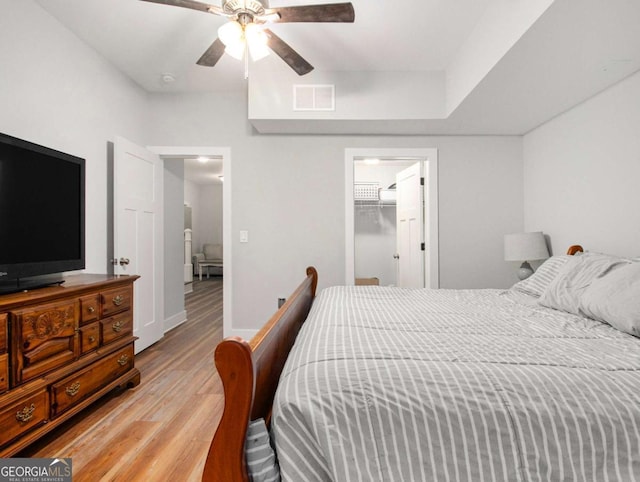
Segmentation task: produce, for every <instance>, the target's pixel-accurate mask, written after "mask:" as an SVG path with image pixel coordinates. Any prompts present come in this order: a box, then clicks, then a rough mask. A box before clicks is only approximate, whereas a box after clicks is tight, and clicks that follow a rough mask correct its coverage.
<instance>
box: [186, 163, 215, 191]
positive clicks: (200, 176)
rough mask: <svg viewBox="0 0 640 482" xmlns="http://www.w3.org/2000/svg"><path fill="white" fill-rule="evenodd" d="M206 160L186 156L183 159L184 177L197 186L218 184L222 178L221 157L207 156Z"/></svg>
mask: <svg viewBox="0 0 640 482" xmlns="http://www.w3.org/2000/svg"><path fill="white" fill-rule="evenodd" d="M206 159H207V160H206V162H201V161H200V160H199V159H198V158H195V157H188V158H185V159H183V161H184V178H185V180H186V181H191V182H193V183H194V184H198V185H199V186H206V185H210V184H220V183H222V179H220V176H222V175H223V172H222V158H221V157H208V158H206Z"/></svg>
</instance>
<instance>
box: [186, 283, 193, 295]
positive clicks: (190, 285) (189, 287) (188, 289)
mask: <svg viewBox="0 0 640 482" xmlns="http://www.w3.org/2000/svg"><path fill="white" fill-rule="evenodd" d="M189 293H193V283H185V284H184V294H185V295H188V294H189Z"/></svg>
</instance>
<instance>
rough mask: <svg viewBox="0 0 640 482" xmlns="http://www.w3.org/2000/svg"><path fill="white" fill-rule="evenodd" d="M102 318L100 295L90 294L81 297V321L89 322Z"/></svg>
mask: <svg viewBox="0 0 640 482" xmlns="http://www.w3.org/2000/svg"><path fill="white" fill-rule="evenodd" d="M98 318H100V296H99V295H90V296H83V297H82V298H80V322H81V323H89V322H91V321H95V320H97V319H98Z"/></svg>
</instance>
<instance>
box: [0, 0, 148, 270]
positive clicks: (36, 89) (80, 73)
mask: <svg viewBox="0 0 640 482" xmlns="http://www.w3.org/2000/svg"><path fill="white" fill-rule="evenodd" d="M0 12H2V14H1V15H0V106H2V108H0V132H4V133H6V134H9V135H12V136H15V137H19V138H23V139H26V140H28V141H31V142H35V143H36V144H42V145H45V146H47V147H51V148H54V149H57V150H60V151H63V152H68V153H70V154H73V155H76V156H79V157H83V158H85V159H86V271H88V272H94V273H106V272H107V261H108V260H107V211H108V205H107V204H108V203H107V199H108V196H107V177H108V174H109V173H108V162H107V156H108V154H107V143H108V142H109V141H113V139H114V137H115V136H116V135H122V136H124V137H127V138H129V139H131V140H133V141H136V142H140V143H143V141H144V138H145V135H144V134H145V131H144V127H145V125H146V122H145V120H146V113H147V106H146V94H145V93H144V91H142V90H141V89H140V88H139V87H138V86H137V85H135V84H134V83H133V82H132V81H131V80H129V79H128V78H126V77H125V76H124V75H122V74H121V73H120V72H119V71H117V70H116V69H115V68H113V67H112V66H111V65H110V64H108V63H107V62H105V61H104V60H103V59H102V58H101V57H100V56H98V55H97V54H96V53H95V52H94V51H93V50H91V49H89V48H88V47H86V46H85V45H84V44H83V43H82V42H80V41H79V40H78V38H77V37H75V35H74V34H72V33H71V32H69V31H68V30H67V29H65V28H64V27H62V26H61V25H60V23H58V21H57V20H55V19H54V18H53V17H51V16H50V15H49V14H48V13H46V12H45V11H44V10H42V9H41V8H40V6H38V5H37V4H36V3H34V2H33V1H32V0H20V1H19V2H16V1H12V0H0ZM18 47H19V48H18Z"/></svg>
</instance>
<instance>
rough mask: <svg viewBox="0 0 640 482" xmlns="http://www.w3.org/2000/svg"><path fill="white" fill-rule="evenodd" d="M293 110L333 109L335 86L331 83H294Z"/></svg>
mask: <svg viewBox="0 0 640 482" xmlns="http://www.w3.org/2000/svg"><path fill="white" fill-rule="evenodd" d="M293 110H306V111H310V110H311V111H323V110H335V86H334V85H331V84H325V85H319V84H314V85H310V84H295V85H294V86H293Z"/></svg>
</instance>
